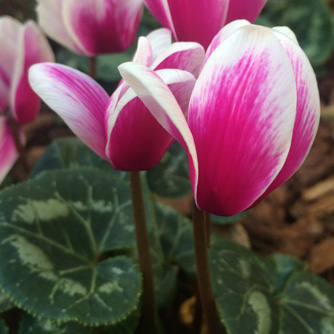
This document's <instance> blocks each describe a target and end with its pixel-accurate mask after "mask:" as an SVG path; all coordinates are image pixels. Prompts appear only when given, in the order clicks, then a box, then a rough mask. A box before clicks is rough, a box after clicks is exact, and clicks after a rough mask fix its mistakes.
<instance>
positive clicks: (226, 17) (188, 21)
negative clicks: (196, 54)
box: [144, 0, 266, 48]
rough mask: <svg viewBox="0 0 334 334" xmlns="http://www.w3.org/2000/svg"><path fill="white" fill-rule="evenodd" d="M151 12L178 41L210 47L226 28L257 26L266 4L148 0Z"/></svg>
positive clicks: (251, 0) (256, 1)
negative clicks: (244, 22)
mask: <svg viewBox="0 0 334 334" xmlns="http://www.w3.org/2000/svg"><path fill="white" fill-rule="evenodd" d="M144 3H145V5H146V6H147V8H148V9H149V11H150V12H151V13H152V14H153V15H154V16H155V17H156V18H157V20H158V21H159V22H160V23H161V24H162V25H163V26H164V27H166V28H168V29H170V30H171V31H172V32H173V36H174V38H175V40H177V41H192V42H198V43H200V44H202V45H203V46H204V47H205V48H207V47H208V45H209V44H210V42H211V40H212V39H213V37H214V36H215V35H216V34H217V33H218V32H219V30H220V29H221V28H222V27H223V26H224V25H226V24H228V23H230V22H232V21H234V20H239V19H246V20H248V21H250V22H254V21H255V19H256V18H257V16H258V15H259V14H260V12H261V10H262V8H263V6H264V4H265V3H266V0H144Z"/></svg>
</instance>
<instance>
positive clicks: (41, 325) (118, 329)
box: [19, 311, 139, 334]
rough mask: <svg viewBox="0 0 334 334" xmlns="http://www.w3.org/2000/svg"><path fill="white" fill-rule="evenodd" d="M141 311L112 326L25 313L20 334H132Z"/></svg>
mask: <svg viewBox="0 0 334 334" xmlns="http://www.w3.org/2000/svg"><path fill="white" fill-rule="evenodd" d="M138 317H139V312H138V311H135V312H133V313H131V314H130V315H129V316H128V317H127V318H126V319H125V320H123V321H121V322H118V323H117V324H115V325H113V326H112V325H111V326H105V325H104V326H99V327H87V326H83V325H81V324H80V323H77V322H73V321H70V322H67V323H65V324H59V323H55V322H52V321H50V320H38V319H36V318H34V317H32V316H31V315H25V316H24V317H23V319H22V322H21V324H20V332H19V333H20V334H28V333H32V334H110V333H112V334H132V333H134V332H135V329H136V327H137V324H138Z"/></svg>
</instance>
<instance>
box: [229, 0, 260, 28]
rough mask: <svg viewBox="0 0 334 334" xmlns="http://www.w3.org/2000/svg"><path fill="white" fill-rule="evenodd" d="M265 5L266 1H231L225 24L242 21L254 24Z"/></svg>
mask: <svg viewBox="0 0 334 334" xmlns="http://www.w3.org/2000/svg"><path fill="white" fill-rule="evenodd" d="M265 3H266V0H231V1H230V5H229V8H228V13H227V18H226V22H225V24H228V23H230V22H232V21H235V20H240V19H246V20H248V21H250V22H251V23H253V22H254V21H255V19H256V18H257V17H258V15H259V14H260V12H261V10H262V8H263V6H264V5H265Z"/></svg>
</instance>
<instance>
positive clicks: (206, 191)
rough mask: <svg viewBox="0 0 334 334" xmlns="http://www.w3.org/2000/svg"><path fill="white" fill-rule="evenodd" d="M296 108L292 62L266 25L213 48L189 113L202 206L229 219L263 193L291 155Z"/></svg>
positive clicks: (247, 29) (243, 31)
mask: <svg viewBox="0 0 334 334" xmlns="http://www.w3.org/2000/svg"><path fill="white" fill-rule="evenodd" d="M282 96H284V98H282ZM295 108H296V87H295V79H294V73H293V70H292V66H291V63H290V60H289V58H288V57H287V55H286V52H285V50H284V48H283V47H282V45H281V44H280V43H279V41H278V40H277V39H276V38H275V37H274V36H273V35H272V34H271V33H270V32H269V31H267V30H266V29H265V28H261V27H258V26H250V25H249V26H246V27H244V28H241V29H239V30H238V31H237V32H235V33H234V34H233V35H232V36H231V37H230V38H228V39H226V40H225V41H224V42H223V43H222V44H221V45H220V46H219V47H218V48H217V49H216V50H215V51H214V52H213V53H212V55H211V57H210V58H209V60H208V61H207V63H206V64H205V66H204V68H203V70H202V72H201V75H200V77H199V79H198V80H197V82H196V85H195V88H194V91H193V95H192V98H191V101H190V106H189V115H188V123H189V127H190V129H191V131H192V133H193V136H194V140H195V145H196V149H197V155H198V165H199V180H198V188H197V203H198V205H199V208H201V209H203V210H207V211H209V212H211V213H214V214H217V215H224V216H229V215H234V214H237V213H239V212H241V211H243V210H245V209H247V208H248V207H249V205H250V204H252V203H253V202H254V200H255V199H257V198H258V197H259V196H261V194H262V193H263V192H264V191H265V190H266V188H267V187H268V186H269V185H270V183H271V182H272V181H273V179H274V178H275V177H276V176H277V174H278V173H279V171H280V170H281V168H282V166H283V164H284V162H285V159H286V157H287V154H288V151H289V148H290V142H291V137H292V131H293V126H294V122H295V117H296V112H295Z"/></svg>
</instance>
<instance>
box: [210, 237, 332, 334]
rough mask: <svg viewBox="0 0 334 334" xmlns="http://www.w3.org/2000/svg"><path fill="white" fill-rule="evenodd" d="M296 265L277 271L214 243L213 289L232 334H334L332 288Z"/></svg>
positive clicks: (234, 247) (290, 262)
mask: <svg viewBox="0 0 334 334" xmlns="http://www.w3.org/2000/svg"><path fill="white" fill-rule="evenodd" d="M296 261H297V260H296ZM296 261H293V260H288V259H286V258H285V259H284V260H283V259H282V258H281V259H279V260H276V264H277V263H278V265H276V266H273V264H272V263H270V264H268V263H267V262H266V261H265V260H261V259H260V258H259V257H258V256H256V255H255V254H254V253H253V252H251V251H250V250H248V249H246V248H243V247H241V246H239V245H237V244H235V243H233V242H231V241H229V240H226V239H220V240H219V241H218V242H217V241H216V242H215V244H214V245H213V246H212V248H211V249H210V267H211V273H212V282H213V289H214V293H215V296H216V298H217V303H218V308H219V311H220V314H221V318H222V321H223V322H224V323H225V325H226V327H227V329H228V332H229V333H230V334H239V333H243V334H254V333H261V334H283V333H284V334H296V333H303V334H304V333H305V334H315V333H316V334H330V333H334V289H333V287H331V286H330V285H329V284H328V283H327V282H326V281H324V280H323V279H321V278H319V277H317V276H315V275H313V274H311V273H309V272H306V271H303V270H302V269H301V267H302V265H301V264H300V263H299V264H298V263H297V262H298V261H297V262H296ZM283 262H285V263H286V264H287V268H285V269H284V268H282V266H281V265H282V263H283ZM275 268H276V269H275Z"/></svg>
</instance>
